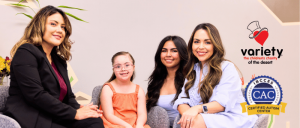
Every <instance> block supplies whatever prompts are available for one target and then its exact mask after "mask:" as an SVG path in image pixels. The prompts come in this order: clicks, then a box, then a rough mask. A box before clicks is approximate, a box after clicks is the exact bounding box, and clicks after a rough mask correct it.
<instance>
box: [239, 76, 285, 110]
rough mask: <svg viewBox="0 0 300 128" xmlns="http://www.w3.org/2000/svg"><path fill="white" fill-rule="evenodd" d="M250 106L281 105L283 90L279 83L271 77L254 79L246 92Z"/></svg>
mask: <svg viewBox="0 0 300 128" xmlns="http://www.w3.org/2000/svg"><path fill="white" fill-rule="evenodd" d="M245 98H246V102H247V104H248V105H254V104H273V105H279V104H280V103H281V100H282V89H281V87H280V85H279V83H278V82H277V81H276V80H275V79H274V78H272V77H269V76H258V77H255V78H254V79H252V80H251V81H250V82H249V83H248V85H247V87H246V90H245Z"/></svg>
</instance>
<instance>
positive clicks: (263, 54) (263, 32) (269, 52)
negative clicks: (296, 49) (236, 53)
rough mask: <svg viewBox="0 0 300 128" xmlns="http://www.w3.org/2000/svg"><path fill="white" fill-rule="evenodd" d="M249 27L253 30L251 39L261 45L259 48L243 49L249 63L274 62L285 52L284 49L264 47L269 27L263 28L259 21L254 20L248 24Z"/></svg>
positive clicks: (245, 58)
mask: <svg viewBox="0 0 300 128" xmlns="http://www.w3.org/2000/svg"><path fill="white" fill-rule="evenodd" d="M247 29H248V30H249V31H250V32H251V33H250V35H249V38H250V39H255V41H256V42H257V43H258V44H260V45H261V47H260V48H257V49H241V52H242V54H243V56H244V58H243V59H244V60H248V64H273V61H274V60H275V61H276V60H278V59H279V58H280V57H281V56H282V53H283V49H276V48H275V47H274V46H273V47H272V48H266V47H263V46H264V44H265V43H266V40H267V39H268V37H269V31H268V28H266V27H263V28H261V27H260V25H259V22H258V21H252V22H251V23H250V24H248V26H247Z"/></svg>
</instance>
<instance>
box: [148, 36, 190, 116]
mask: <svg viewBox="0 0 300 128" xmlns="http://www.w3.org/2000/svg"><path fill="white" fill-rule="evenodd" d="M167 41H173V42H174V44H175V46H176V48H177V50H178V53H179V56H180V63H179V68H178V69H177V71H176V74H175V88H176V95H175V98H174V99H173V100H172V104H173V103H174V101H175V100H176V99H177V98H178V95H179V94H180V92H181V88H182V86H183V84H184V79H185V77H184V75H183V67H184V65H185V64H186V62H187V60H188V55H187V45H186V43H185V41H184V40H183V39H182V38H181V37H179V36H167V37H165V38H164V39H163V40H162V41H161V42H160V44H159V46H158V48H157V50H156V54H155V58H154V60H155V68H154V71H153V72H152V74H151V76H150V77H149V82H148V89H147V97H148V99H147V101H146V103H147V105H146V107H147V111H150V109H151V107H153V106H156V103H157V101H158V98H159V96H160V89H161V88H162V86H163V84H164V80H165V79H166V77H167V75H168V71H167V68H166V66H165V65H164V64H163V63H162V62H161V58H160V55H161V51H162V49H163V46H164V44H165V43H166V42H167Z"/></svg>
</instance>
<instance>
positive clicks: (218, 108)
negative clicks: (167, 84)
mask: <svg viewBox="0 0 300 128" xmlns="http://www.w3.org/2000/svg"><path fill="white" fill-rule="evenodd" d="M204 105H205V106H206V107H207V110H208V111H207V113H210V114H214V113H218V112H222V111H225V107H223V106H222V105H221V104H219V103H218V102H216V101H212V102H209V103H206V104H202V105H196V106H193V107H192V108H194V109H195V110H197V112H198V113H203V106H204ZM178 108H179V107H178ZM180 114H181V113H180Z"/></svg>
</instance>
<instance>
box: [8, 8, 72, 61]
mask: <svg viewBox="0 0 300 128" xmlns="http://www.w3.org/2000/svg"><path fill="white" fill-rule="evenodd" d="M55 13H59V14H61V15H62V17H63V19H64V22H65V33H66V35H65V38H64V40H63V42H62V43H61V44H60V45H59V46H57V47H55V48H56V51H57V54H58V55H59V56H60V57H61V58H62V59H63V60H66V61H67V60H70V59H71V58H72V55H71V52H70V49H71V45H72V44H73V42H71V41H70V40H69V37H70V35H71V34H72V26H71V23H70V21H69V19H68V17H67V16H66V14H65V13H64V12H63V11H62V10H60V9H57V8H55V7H53V6H50V5H49V6H46V7H44V8H42V9H41V10H40V11H39V12H38V13H37V14H36V15H35V16H34V17H33V18H32V20H31V21H30V23H29V24H28V25H27V27H26V28H25V32H24V35H23V37H22V38H21V39H20V40H19V41H18V42H17V43H16V44H15V45H14V46H13V48H12V49H11V51H10V55H11V57H12V58H13V57H14V55H15V53H16V51H17V49H18V48H19V47H20V46H21V45H22V44H25V43H30V44H33V45H35V46H40V45H42V42H43V35H44V32H45V24H46V21H47V18H48V16H51V15H53V14H55Z"/></svg>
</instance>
